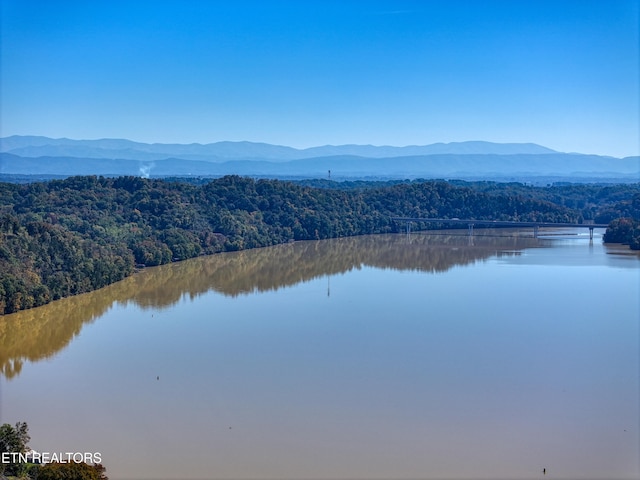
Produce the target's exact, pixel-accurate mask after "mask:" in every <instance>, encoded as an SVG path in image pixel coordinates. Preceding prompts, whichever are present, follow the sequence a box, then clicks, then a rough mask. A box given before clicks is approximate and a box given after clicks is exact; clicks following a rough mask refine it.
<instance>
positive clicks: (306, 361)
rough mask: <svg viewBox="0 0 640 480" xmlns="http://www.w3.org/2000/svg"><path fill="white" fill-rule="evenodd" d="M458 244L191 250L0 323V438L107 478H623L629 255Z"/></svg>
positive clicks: (569, 242) (389, 238) (386, 241)
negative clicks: (89, 458) (75, 458)
mask: <svg viewBox="0 0 640 480" xmlns="http://www.w3.org/2000/svg"><path fill="white" fill-rule="evenodd" d="M454 233H455V232H454ZM454 233H452V232H440V233H438V234H422V233H415V234H412V235H411V236H409V237H407V236H406V235H385V236H366V237H358V238H347V239H338V240H331V241H319V242H298V243H295V244H290V245H282V246H278V247H273V248H266V249H260V250H253V251H245V252H237V253H230V254H222V255H216V256H211V257H203V258H198V259H194V260H191V261H186V262H181V263H177V264H173V265H167V266H163V267H158V268H153V269H147V270H145V271H142V272H140V273H138V274H136V275H134V276H133V277H131V278H128V279H126V280H125V281H123V282H120V283H118V284H115V285H112V286H110V287H107V288H104V289H102V290H100V291H98V292H94V293H91V294H86V295H81V296H78V297H74V298H69V299H65V300H63V301H59V302H55V303H53V304H50V305H47V306H45V307H42V308H38V309H33V310H30V311H25V312H21V313H19V314H14V315H8V316H5V317H0V368H1V369H2V371H1V372H0V388H1V390H0V402H1V403H0V423H5V422H8V423H15V422H17V421H26V422H27V423H28V424H29V427H30V428H29V429H30V433H31V438H32V441H31V446H32V447H33V448H34V449H36V450H38V451H45V452H67V451H71V452H100V453H101V455H102V459H103V463H104V465H105V466H106V467H107V474H108V475H109V477H110V478H111V479H112V480H119V479H143V478H147V479H151V478H158V479H169V478H172V479H197V478H198V479H204V478H217V479H223V478H230V479H244V478H260V479H262V478H270V479H274V478H282V479H288V478H291V479H293V478H352V479H353V478H378V479H388V478H398V479H399V478H424V479H437V478H509V479H528V478H541V477H542V469H543V468H546V469H547V475H546V477H545V478H567V479H568V478H575V479H583V478H584V479H591V478H593V479H595V478H607V479H615V478H620V479H636V478H638V477H639V475H640V469H639V454H638V452H639V451H640V445H639V441H638V438H639V432H638V426H639V423H640V419H639V414H638V402H639V398H638V391H639V380H638V378H639V355H638V352H639V344H638V343H639V338H640V337H639V328H638V323H639V318H640V305H639V302H640V301H639V293H638V292H640V259H639V257H638V256H637V255H634V254H631V253H630V252H629V250H627V249H626V248H625V247H609V246H604V245H602V243H601V238H600V236H599V235H596V236H595V238H594V240H593V242H590V241H589V238H588V235H585V234H584V233H582V232H579V231H572V230H562V231H555V232H546V234H545V235H543V236H541V237H539V238H532V236H531V232H525V231H522V232H518V231H507V230H501V231H484V232H481V231H476V234H477V235H476V236H474V237H473V238H470V237H468V236H466V235H461V234H460V233H459V232H458V234H457V235H456V234H454Z"/></svg>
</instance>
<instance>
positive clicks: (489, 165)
mask: <svg viewBox="0 0 640 480" xmlns="http://www.w3.org/2000/svg"><path fill="white" fill-rule="evenodd" d="M0 152H1V153H0V174H3V175H34V174H39V175H140V176H149V175H152V176H187V175H195V176H220V175H229V174H237V175H248V176H264V177H270V178H305V177H306V178H309V177H324V178H326V177H327V176H328V175H329V171H331V176H332V178H419V177H422V178H436V177H437V178H452V177H455V178H462V179H464V178H473V179H478V178H486V179H494V180H504V179H507V178H509V179H513V178H517V179H520V180H521V179H526V178H533V177H549V178H554V179H567V180H570V179H572V178H587V179H592V180H597V179H602V180H606V179H622V180H626V181H638V179H639V178H640V157H627V158H623V159H620V158H614V157H604V156H598V155H584V154H567V153H560V152H556V151H554V150H551V149H549V148H546V147H543V146H540V145H536V144H534V143H490V142H480V141H474V142H457V143H435V144H432V145H423V146H407V147H392V146H373V145H340V146H332V145H326V146H321V147H313V148H307V149H295V148H292V147H286V146H280V145H270V144H266V143H252V142H217V143H210V144H206V145H203V144H197V143H194V144H188V145H182V144H160V143H154V144H148V143H140V142H133V141H130V140H118V139H103V140H70V139H66V138H62V139H52V138H47V137H38V136H11V137H6V138H2V139H0Z"/></svg>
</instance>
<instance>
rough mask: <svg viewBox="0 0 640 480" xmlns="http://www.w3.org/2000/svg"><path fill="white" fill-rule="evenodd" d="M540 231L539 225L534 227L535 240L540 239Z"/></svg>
mask: <svg viewBox="0 0 640 480" xmlns="http://www.w3.org/2000/svg"><path fill="white" fill-rule="evenodd" d="M539 229H540V227H538V225H536V226H534V227H533V238H538V230H539Z"/></svg>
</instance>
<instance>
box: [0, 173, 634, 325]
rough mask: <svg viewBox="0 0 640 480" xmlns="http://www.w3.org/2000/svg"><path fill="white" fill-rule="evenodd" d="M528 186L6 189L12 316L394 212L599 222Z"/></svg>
mask: <svg viewBox="0 0 640 480" xmlns="http://www.w3.org/2000/svg"><path fill="white" fill-rule="evenodd" d="M603 188H604V187H603ZM621 188H623V189H624V188H626V190H625V192H624V193H620V192H617V191H615V192H613V193H611V192H610V194H609V195H608V196H607V199H608V202H604V205H605V206H606V208H611V209H613V210H612V213H614V211H615V210H620V209H621V208H622V207H621V206H620V205H622V206H623V207H626V206H628V208H629V209H633V208H636V209H637V205H635V203H640V196H636V200H634V201H633V202H632V201H631V193H630V192H632V191H633V189H636V190H637V188H638V187H637V186H626V187H621ZM519 189H520V187H516V186H513V187H512V188H511V189H508V190H505V191H500V188H497V187H496V188H484V189H483V188H480V187H479V186H478V185H453V184H450V183H447V182H444V181H424V182H407V183H404V182H402V183H393V184H387V185H376V186H370V187H368V188H365V187H364V186H363V185H359V188H346V189H345V188H342V189H338V188H317V187H312V186H304V185H298V184H294V183H290V182H283V181H277V180H253V179H250V178H243V177H238V176H228V177H223V178H220V179H217V180H213V181H211V182H209V183H206V184H202V185H192V184H188V183H182V182H169V181H164V180H150V179H144V178H139V177H119V178H103V177H95V176H91V177H71V178H68V179H65V180H53V181H49V182H44V183H32V184H26V185H16V184H8V183H0V272H1V273H0V275H1V277H0V313H11V312H15V311H17V310H21V309H25V308H31V307H35V306H38V305H43V304H45V303H47V302H49V301H51V300H56V299H59V298H62V297H66V296H70V295H75V294H78V293H82V292H87V291H90V290H94V289H97V288H100V287H102V286H105V285H108V284H110V283H113V282H115V281H118V280H121V279H122V278H124V277H126V276H128V275H130V274H131V273H133V272H134V270H135V268H136V266H138V267H140V266H142V265H145V266H152V265H159V264H164V263H168V262H171V261H178V260H183V259H186V258H190V257H194V256H198V255H203V254H212V253H217V252H222V251H230V250H240V249H245V248H255V247H263V246H268V245H274V244H279V243H285V242H289V241H294V240H309V239H324V238H334V237H342V236H349V235H363V234H369V233H385V232H394V231H398V230H399V229H400V228H402V226H401V225H398V224H396V223H394V222H393V221H391V220H390V217H392V216H412V217H449V218H453V217H458V218H477V219H497V220H523V221H525V220H528V221H550V222H576V221H580V220H581V219H582V217H584V215H585V214H588V215H589V218H593V216H594V215H598V214H599V213H598V211H597V208H596V207H595V206H594V207H593V208H594V209H595V210H591V207H592V205H591V203H589V205H587V204H582V205H571V206H569V205H566V204H562V202H559V203H553V202H552V201H550V200H551V199H550V198H548V197H547V196H545V195H547V193H545V194H544V195H543V193H542V190H544V189H538V190H539V192H538V195H536V194H535V192H533V191H528V190H523V191H520V190H519ZM483 190H484V191H483ZM612 196H613V198H612ZM562 198H565V197H562ZM616 202H617V203H616ZM581 206H582V207H583V208H579V207H581ZM586 206H588V207H589V209H587V210H585V208H586ZM576 207H577V208H576ZM619 216H622V215H619Z"/></svg>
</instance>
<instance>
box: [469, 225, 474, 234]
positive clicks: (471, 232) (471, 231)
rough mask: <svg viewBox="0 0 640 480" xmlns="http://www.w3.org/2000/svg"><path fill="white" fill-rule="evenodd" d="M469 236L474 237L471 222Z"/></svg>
mask: <svg viewBox="0 0 640 480" xmlns="http://www.w3.org/2000/svg"><path fill="white" fill-rule="evenodd" d="M469 236H470V237H473V223H470V224H469Z"/></svg>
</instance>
